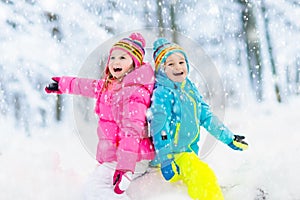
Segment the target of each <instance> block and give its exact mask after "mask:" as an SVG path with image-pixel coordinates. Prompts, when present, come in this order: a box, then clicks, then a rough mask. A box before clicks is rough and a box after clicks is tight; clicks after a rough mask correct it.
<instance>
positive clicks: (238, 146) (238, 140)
mask: <svg viewBox="0 0 300 200" xmlns="http://www.w3.org/2000/svg"><path fill="white" fill-rule="evenodd" d="M244 139H245V136H241V135H234V139H233V141H232V142H231V143H229V144H228V146H229V147H230V148H232V149H234V150H238V151H244V150H246V149H247V148H248V144H247V143H246V142H245V141H244Z"/></svg>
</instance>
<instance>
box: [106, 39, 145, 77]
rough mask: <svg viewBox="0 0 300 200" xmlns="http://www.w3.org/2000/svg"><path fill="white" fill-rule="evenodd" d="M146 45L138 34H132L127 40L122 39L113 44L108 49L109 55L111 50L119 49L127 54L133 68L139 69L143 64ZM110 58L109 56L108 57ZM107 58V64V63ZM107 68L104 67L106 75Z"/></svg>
mask: <svg viewBox="0 0 300 200" xmlns="http://www.w3.org/2000/svg"><path fill="white" fill-rule="evenodd" d="M145 45H146V42H145V39H144V37H143V36H142V34H140V33H132V34H131V35H129V37H128V38H123V39H121V40H120V41H118V42H117V43H115V44H114V45H113V46H112V48H111V49H110V52H109V55H110V54H111V52H112V51H113V50H116V49H120V50H123V51H125V52H127V53H128V55H130V56H131V58H132V59H133V62H134V66H135V67H140V66H141V65H142V64H143V60H144V56H145V50H144V47H145ZM109 57H110V56H109ZM109 57H108V61H107V63H109ZM107 73H108V67H106V74H107Z"/></svg>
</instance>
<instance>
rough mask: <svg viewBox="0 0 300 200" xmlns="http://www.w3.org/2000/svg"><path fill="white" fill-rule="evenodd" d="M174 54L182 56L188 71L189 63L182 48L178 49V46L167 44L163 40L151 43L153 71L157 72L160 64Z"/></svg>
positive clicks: (165, 40) (159, 39) (166, 41)
mask: <svg viewBox="0 0 300 200" xmlns="http://www.w3.org/2000/svg"><path fill="white" fill-rule="evenodd" d="M175 52H178V53H182V54H183V56H184V58H185V61H186V65H187V69H188V70H189V62H188V59H187V56H186V53H185V52H184V50H183V48H182V47H180V46H179V45H178V44H175V43H172V42H169V41H168V40H167V39H165V38H158V39H157V40H156V41H155V42H154V43H153V59H154V62H155V71H158V69H159V66H160V65H161V64H162V63H164V62H166V59H167V58H168V57H169V56H170V55H171V54H173V53H175Z"/></svg>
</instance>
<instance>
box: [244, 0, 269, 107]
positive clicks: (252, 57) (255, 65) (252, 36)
mask: <svg viewBox="0 0 300 200" xmlns="http://www.w3.org/2000/svg"><path fill="white" fill-rule="evenodd" d="M238 2H239V3H240V4H241V5H242V7H243V12H242V22H243V29H244V31H243V34H244V40H245V43H246V44H247V61H248V69H249V78H250V80H251V84H252V87H253V88H254V90H255V95H256V99H257V100H258V101H259V102H260V101H262V98H263V86H262V56H261V52H262V51H261V47H260V40H259V35H258V31H257V24H256V19H255V15H254V10H253V5H252V3H251V2H249V1H247V0H238Z"/></svg>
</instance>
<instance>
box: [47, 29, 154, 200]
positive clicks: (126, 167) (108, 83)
mask: <svg viewBox="0 0 300 200" xmlns="http://www.w3.org/2000/svg"><path fill="white" fill-rule="evenodd" d="M144 47H145V40H144V38H143V36H142V35H141V34H139V33H133V34H131V35H130V36H129V37H128V38H123V39H122V40H120V41H119V42H117V43H116V44H114V45H113V46H112V48H111V50H110V53H109V57H108V61H107V65H106V68H105V73H104V77H103V78H102V79H99V80H93V79H86V78H78V77H67V76H63V77H53V78H52V80H53V81H54V82H53V83H51V84H49V85H48V86H47V87H46V88H45V90H46V92H47V93H57V94H62V93H68V94H76V95H82V96H86V97H90V98H95V99H96V106H95V112H96V114H97V115H98V117H99V121H98V128H97V134H98V138H99V142H98V146H97V155H96V159H97V161H98V162H99V163H100V165H99V167H97V169H96V172H95V173H94V174H97V175H96V176H97V177H93V179H94V180H91V182H93V181H94V182H95V184H97V193H98V194H99V195H98V197H95V196H94V197H95V198H97V199H128V197H127V195H126V194H125V193H124V191H125V190H126V189H127V188H128V186H129V184H130V181H131V180H132V178H134V177H135V176H136V175H137V174H135V170H137V169H138V168H139V167H141V166H144V170H146V167H147V164H146V165H145V164H144V162H145V161H150V160H152V159H153V158H154V148H153V145H152V142H151V140H150V138H149V135H148V133H147V123H146V110H147V108H148V107H149V106H150V97H151V94H152V90H153V86H154V73H153V69H152V67H151V65H150V64H149V63H144V62H143V58H144V55H145V51H144ZM139 171H140V169H139ZM91 187H93V186H91ZM94 187H95V186H94ZM90 193H93V191H92V190H91V191H90ZM89 196H92V194H89ZM114 197H115V198H114Z"/></svg>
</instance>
